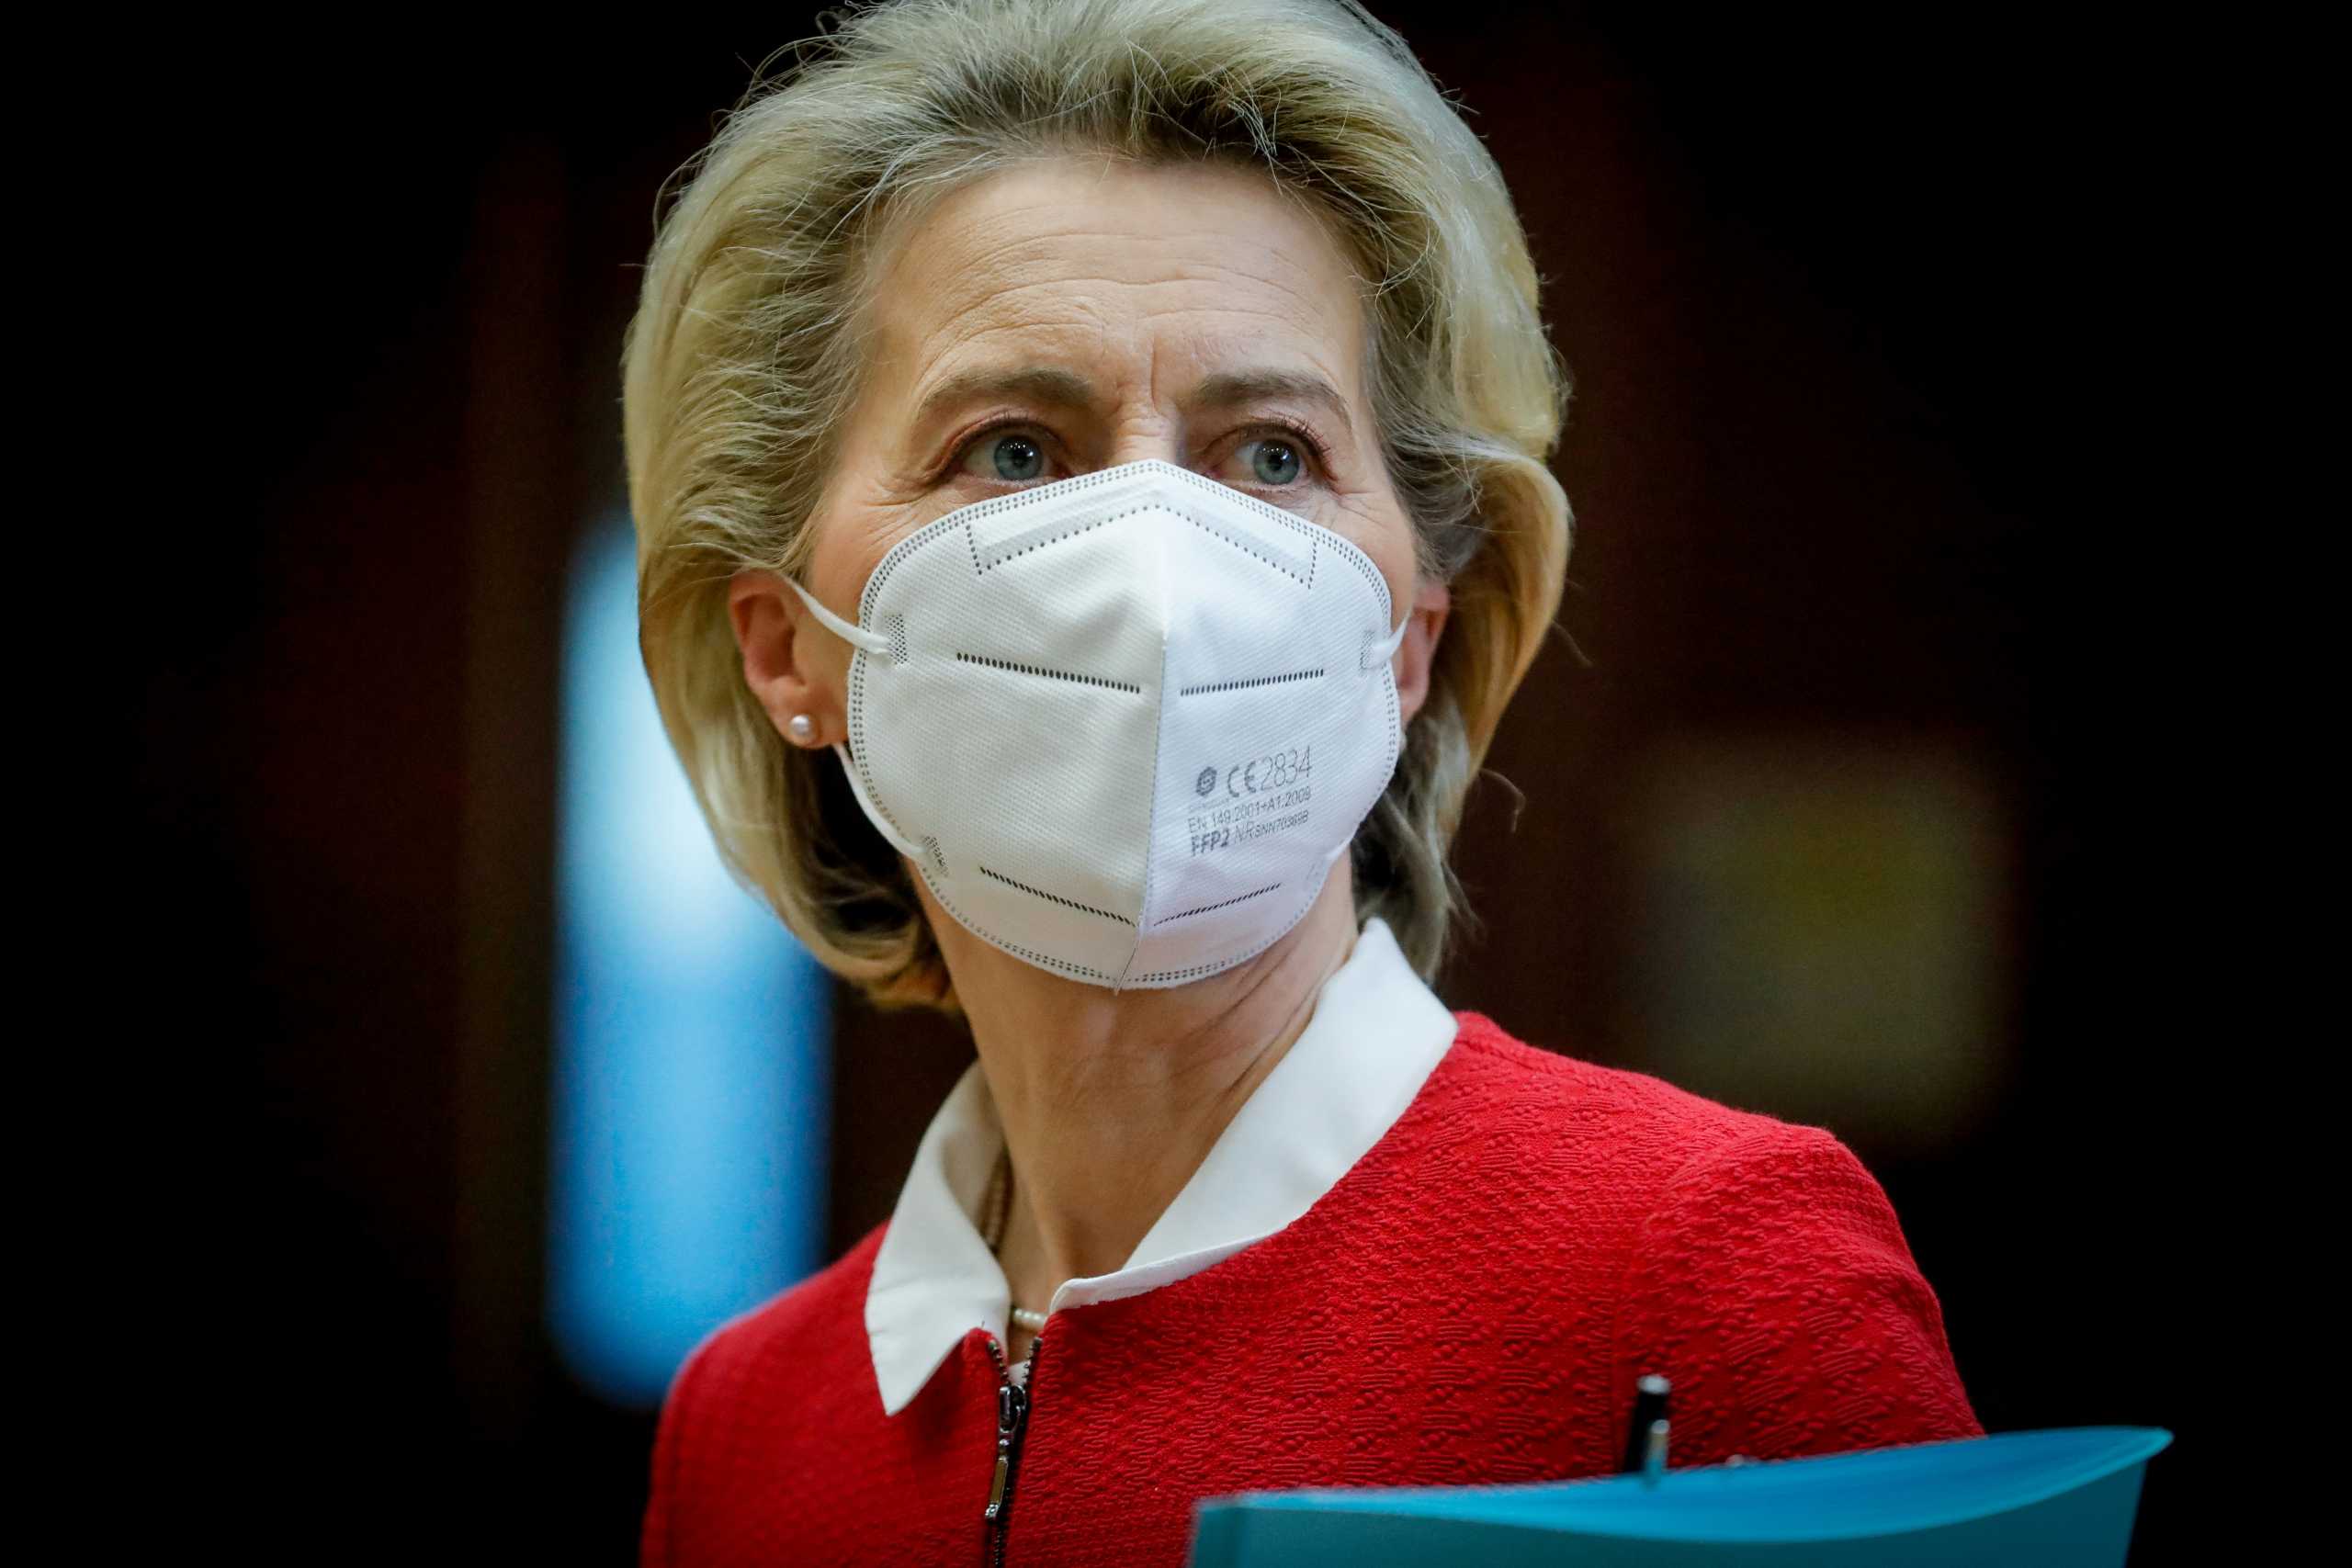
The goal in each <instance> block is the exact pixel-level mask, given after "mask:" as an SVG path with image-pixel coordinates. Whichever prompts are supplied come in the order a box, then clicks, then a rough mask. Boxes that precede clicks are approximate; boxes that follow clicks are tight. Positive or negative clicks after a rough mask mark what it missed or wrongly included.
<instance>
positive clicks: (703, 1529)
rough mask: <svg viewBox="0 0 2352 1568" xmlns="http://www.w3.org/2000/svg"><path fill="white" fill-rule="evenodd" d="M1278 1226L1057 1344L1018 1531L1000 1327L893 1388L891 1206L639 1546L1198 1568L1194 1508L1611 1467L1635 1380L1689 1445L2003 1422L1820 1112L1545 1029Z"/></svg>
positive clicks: (1941, 1434) (1048, 1365)
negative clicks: (890, 1394)
mask: <svg viewBox="0 0 2352 1568" xmlns="http://www.w3.org/2000/svg"><path fill="white" fill-rule="evenodd" d="M1456 1016H1457V1018H1458V1020H1459V1021H1460V1024H1461V1033H1460V1035H1459V1036H1458V1037H1457V1038H1456V1040H1455V1042H1454V1043H1453V1046H1452V1048H1451V1049H1449V1050H1448V1051H1447V1052H1446V1054H1445V1055H1444V1056H1443V1057H1442V1059H1441V1060H1440V1062H1439V1064H1438V1066H1437V1067H1436V1069H1435V1070H1434V1071H1433V1072H1432V1073H1431V1074H1430V1077H1429V1079H1428V1081H1427V1082H1426V1083H1425V1084H1423V1086H1422V1088H1421V1089H1420V1092H1419V1095H1418V1096H1417V1097H1416V1098H1415V1099H1414V1100H1413V1102H1412V1103H1411V1104H1410V1105H1409V1106H1408V1107H1407V1109H1406V1111H1405V1112H1404V1114H1403V1115H1402V1116H1400V1117H1399V1118H1398V1119H1397V1122H1396V1124H1395V1125H1394V1126H1393V1127H1391V1128H1390V1129H1389V1131H1388V1133H1387V1134H1385V1136H1384V1137H1383V1138H1381V1140H1380V1141H1379V1142H1378V1143H1376V1144H1375V1145H1374V1146H1373V1147H1372V1148H1371V1150H1370V1151H1368V1152H1367V1153H1366V1154H1365V1155H1364V1156H1363V1158H1362V1159H1360V1160H1359V1161H1358V1162H1357V1163H1356V1164H1355V1166H1354V1167H1353V1168H1351V1169H1350V1170H1349V1171H1348V1173H1347V1175H1346V1176H1344V1177H1342V1178H1341V1179H1340V1182H1339V1183H1338V1185H1336V1186H1335V1187H1333V1188H1332V1189H1331V1190H1330V1191H1329V1192H1328V1193H1327V1194H1325V1195H1324V1197H1323V1198H1322V1199H1321V1200H1320V1201H1317V1203H1316V1204H1315V1205H1314V1206H1313V1207H1312V1208H1311V1209H1309V1210H1308V1211H1307V1212H1306V1213H1305V1214H1304V1215H1302V1216H1301V1217H1300V1218H1299V1219H1298V1220H1297V1221H1295V1223H1293V1224H1291V1225H1290V1226H1289V1227H1287V1228H1286V1229H1284V1230H1282V1231H1280V1232H1277V1233H1276V1234H1275V1235H1272V1236H1269V1237H1267V1238H1266V1239H1265V1240H1263V1241H1261V1242H1258V1243H1256V1244H1255V1245H1253V1246H1250V1247H1246V1248H1244V1249H1243V1250H1242V1251H1240V1252H1238V1253H1237V1254H1235V1255H1234V1256H1233V1257H1231V1258H1226V1259H1224V1260H1223V1261H1221V1262H1219V1263H1216V1264H1214V1265H1212V1266H1211V1267H1209V1268H1208V1269H1204V1270H1202V1271H1201V1272H1199V1273H1197V1274H1194V1275H1192V1276H1190V1277H1189V1278H1185V1279H1182V1280H1174V1281H1172V1282H1170V1283H1168V1284H1164V1285H1161V1286H1159V1288H1157V1289H1155V1290H1152V1291H1148V1292H1145V1293H1143V1294H1141V1295H1136V1296H1130V1297H1126V1298H1125V1299H1123V1300H1119V1301H1111V1302H1102V1303H1095V1304H1092V1305H1089V1306H1083V1307H1078V1308H1069V1309H1065V1310H1063V1311H1061V1312H1057V1313H1056V1314H1054V1317H1053V1319H1052V1321H1051V1323H1049V1324H1048V1325H1047V1326H1046V1331H1045V1333H1044V1334H1043V1336H1042V1337H1040V1338H1039V1341H1038V1347H1037V1350H1036V1352H1035V1360H1034V1361H1033V1362H1032V1364H1031V1369H1030V1370H1031V1376H1030V1380H1029V1388H1028V1391H1027V1395H1028V1402H1029V1403H1028V1405H1027V1407H1026V1409H1025V1411H1023V1418H1022V1419H1021V1420H1020V1421H1019V1422H1018V1423H1017V1425H1016V1427H1015V1429H1014V1443H1013V1447H1012V1453H1013V1460H1012V1466H1011V1486H1010V1488H1009V1493H1008V1495H1007V1497H1006V1499H1005V1502H1004V1505H1003V1506H1002V1507H1001V1510H1000V1513H1001V1520H1000V1522H998V1523H993V1524H992V1523H989V1522H986V1521H985V1520H984V1518H983V1513H984V1510H985V1509H986V1507H987V1506H988V1503H989V1493H990V1489H991V1485H992V1483H993V1481H994V1479H995V1472H996V1469H997V1464H996V1461H997V1456H998V1450H999V1443H998V1438H999V1427H1000V1423H1001V1416H1003V1415H1005V1414H1006V1411H1007V1408H1008V1407H1011V1406H1015V1405H1018V1404H1020V1398H1019V1396H1018V1395H1013V1396H1010V1397H1007V1398H1005V1399H1003V1401H1002V1404H1001V1394H1000V1390H1001V1385H1002V1383H1003V1381H1004V1380H1003V1377H1002V1375H1001V1371H1000V1365H999V1362H1000V1350H999V1348H998V1346H997V1344H996V1341H995V1339H994V1338H993V1337H991V1336H990V1335H989V1333H987V1332H986V1331H984V1330H982V1329H981V1328H978V1327H977V1326H976V1327H975V1328H973V1330H972V1331H971V1332H970V1333H969V1334H968V1335H967V1336H966V1337H965V1339H964V1342H963V1345H962V1346H961V1348H959V1349H958V1351H957V1352H956V1354H954V1355H952V1356H950V1357H949V1358H948V1359H947V1360H946V1361H945V1362H944V1363H943V1364H942V1365H941V1367H940V1369H939V1371H937V1372H936V1373H934V1374H933V1377H932V1380H931V1382H929V1383H927V1384H926V1385H924V1387H923V1389H922V1393H920V1394H919V1395H917V1396H916V1398H915V1401H914V1403H913V1404H910V1405H909V1406H907V1407H906V1408H905V1409H904V1410H902V1411H900V1412H899V1414H898V1415H897V1416H885V1415H884V1414H883V1411H882V1403H881V1398H880V1394H879V1392H878V1390H877V1388H876V1382H875V1375H874V1366H873V1362H872V1359H870V1354H869V1349H868V1345H867V1340H866V1335H865V1287H866V1280H867V1278H868V1276H869V1274H870V1272H871V1270H872V1268H873V1259H874V1253H875V1249H876V1247H877V1246H878V1245H879V1244H880V1241H881V1237H882V1233H883V1230H884V1229H885V1228H887V1227H886V1226H876V1228H875V1229H874V1230H873V1231H872V1232H871V1233H869V1234H868V1235H866V1236H865V1239H864V1240H862V1241H860V1242H859V1243H858V1244H857V1245H856V1246H855V1247H853V1248H851V1249H850V1251H849V1253H848V1254H847V1255H846V1256H845V1257H843V1258H841V1259H840V1260H839V1261H838V1262H836V1263H834V1264H833V1265H832V1266H831V1267H830V1268H828V1269H824V1270H823V1271H822V1272H820V1273H818V1274H816V1275H814V1276H812V1277H811V1278H809V1279H808V1280H803V1281H801V1282H800V1283H799V1284H798V1285H796V1286H794V1287H793V1288H792V1289H790V1290H788V1291H786V1292H784V1293H783V1294H781V1295H779V1296H777V1297H776V1298H775V1300H773V1301H771V1302H769V1303H767V1304H766V1305H764V1306H763V1307H760V1308H758V1309H757V1310H755V1311H753V1312H751V1313H748V1314H744V1315H743V1316H741V1317H739V1318H736V1319H735V1320H733V1321H732V1322H730V1323H729V1324H727V1325H724V1326H723V1327H721V1328H720V1329H719V1330H718V1331H717V1332H716V1333H714V1334H713V1335H712V1336H711V1337H709V1338H707V1339H706V1340H705V1341H704V1342H703V1344H702V1345H701V1346H700V1347H699V1348H697V1349H696V1350H695V1353H694V1355H693V1356H692V1357H691V1358H689V1359H688V1360H687V1362H686V1364H685V1366H684V1368H683V1369H681V1370H680V1371H679V1373H678V1377H677V1380H676V1382H674V1383H673V1385H672V1388H671V1391H670V1397H669V1401H668V1403H667V1404H666V1405H665V1406H664V1408H663V1410H662V1424H661V1430H660V1435H659V1437H658V1438H656V1440H655V1444H654V1450H653V1492H652V1500H651V1502H650V1505H649V1506H648V1508H647V1511H646V1515H645V1521H644V1534H643V1540H642V1551H643V1561H644V1562H645V1563H646V1564H647V1565H648V1568H706V1565H716V1564H721V1563H724V1564H751V1563H831V1562H873V1563H893V1564H903V1563H948V1564H971V1563H984V1562H995V1561H997V1558H996V1555H995V1554H996V1552H997V1551H999V1550H1000V1549H1001V1551H1002V1553H1003V1559H1002V1560H1003V1561H1005V1562H1011V1563H1012V1564H1015V1565H1016V1568H1045V1565H1046V1564H1065V1563H1066V1564H1089V1565H1091V1564H1100V1563H1164V1564H1170V1565H1175V1564H1181V1563H1182V1562H1183V1561H1184V1558H1185V1555H1186V1553H1187V1551H1189V1548H1190V1537H1191V1529H1192V1521H1193V1505H1194V1504H1195V1503H1196V1502H1197V1501H1198V1500H1199V1499H1201V1498H1203V1497H1209V1496H1216V1495H1221V1494H1226V1493H1233V1492H1242V1491H1257V1490H1266V1489H1274V1488H1288V1487H1299V1486H1334V1485H1347V1486H1399V1485H1453V1484H1463V1483H1505V1482H1524V1481H1542V1480H1557V1479H1563V1478H1566V1477H1572V1476H1587V1475H1599V1474H1604V1473H1607V1472H1611V1471H1614V1470H1615V1469H1616V1468H1617V1465H1618V1463H1619V1460H1620V1457H1621V1454H1622V1451H1623V1445H1624V1439H1625V1428H1626V1424H1627V1419H1628V1416H1629V1415H1630V1413H1631V1411H1632V1408H1633V1404H1634V1380H1635V1379H1636V1378H1638V1377H1640V1376H1641V1375H1642V1374H1643V1373H1645V1372H1662V1373H1664V1374H1665V1375H1666V1376H1667V1377H1668V1378H1669V1379H1671V1380H1672V1382H1673V1395H1672V1402H1673V1403H1672V1410H1671V1425H1672V1447H1671V1455H1672V1461H1673V1462H1674V1463H1675V1464H1676V1465H1678V1466H1679V1465H1685V1464H1713V1463H1719V1462H1721V1461H1724V1460H1725V1459H1727V1458H1729V1457H1730V1456H1731V1455H1732V1454H1734V1453H1744V1454H1747V1455H1749V1456H1751V1457H1753V1458H1757V1459H1778V1458H1785V1457H1789V1456H1793V1455H1798V1454H1818V1453H1831V1452H1837V1451H1839V1450H1848V1449H1860V1448H1875V1447H1881V1446H1884V1445H1887V1444H1894V1443H1913V1442H1928V1441H1936V1440H1939V1439H1942V1438H1961V1437H1974V1436H1977V1435H1979V1434H1980V1433H1981V1431H1982V1428H1981V1427H1979V1426H1978V1425H1977V1421H1976V1417H1975V1415H1974V1413H1973V1411H1972V1410H1971V1409H1970V1407H1969V1403H1968V1396H1967V1394H1966V1393H1963V1392H1962V1388H1961V1384H1960V1377H1959V1374H1958V1372H1956V1371H1954V1370H1953V1366H1952V1359H1951V1350H1950V1348H1948V1346H1947V1345H1946V1343H1945V1339H1944V1328H1943V1317H1942V1314H1941V1311H1940V1309H1939V1307H1938V1305H1937V1302H1936V1297H1935V1292H1933V1291H1931V1290H1929V1289H1928V1282H1927V1281H1926V1280H1924V1279H1922V1278H1921V1277H1920V1275H1919V1270H1918V1268H1917V1265H1916V1264H1914V1263H1913V1261H1912V1258H1911V1253H1910V1249H1909V1248H1908V1247H1906V1246H1905V1242H1904V1239H1903V1233H1902V1230H1901V1228H1900V1227H1899V1226H1898V1225H1897V1224H1896V1223H1895V1217H1894V1210H1893V1209H1892V1208H1891V1207H1890V1206H1889V1205H1888V1203H1887V1200H1886V1194H1885V1193H1884V1191H1883V1190H1881V1189H1880V1187H1879V1185H1878V1183H1877V1182H1876V1181H1875V1180H1873V1179H1871V1176H1870V1174H1869V1173H1868V1172H1867V1171H1865V1170H1864V1169H1863V1168H1862V1167H1861V1165H1860V1162H1859V1161H1857V1160H1856V1159H1855V1158H1854V1156H1853V1155H1852V1154H1851V1153H1849V1151H1848V1150H1847V1149H1846V1147H1845V1145H1842V1144H1840V1143H1839V1142H1838V1140H1837V1139H1836V1138H1834V1137H1832V1136H1831V1135H1830V1134H1827V1133H1826V1132H1822V1131H1820V1130H1818V1129H1816V1128H1811V1127H1802V1126H1795V1125H1792V1124H1790V1123H1787V1122H1778V1121H1775V1120H1772V1119H1771V1118H1770V1117H1765V1116H1759V1115H1755V1114H1751V1113H1748V1112H1746V1111H1734V1110H1730V1109H1728V1108H1726V1107H1724V1106H1721V1105H1717V1104H1715V1103H1713V1101H1710V1100H1702V1099H1700V1098H1698V1097H1697V1096H1695V1095H1691V1094H1687V1093H1684V1092H1683V1091H1681V1090H1679V1089H1675V1088H1673V1087H1671V1086H1670V1085H1668V1084H1665V1083H1662V1082H1660V1081H1659V1080H1657V1079H1656V1078H1652V1077H1645V1076H1644V1075H1642V1074H1638V1073H1630V1072H1622V1071H1617V1070H1614V1069H1611V1068H1606V1067H1599V1066H1592V1065H1590V1064H1589V1063H1584V1062H1578V1061H1575V1060H1573V1059H1571V1058H1568V1057H1565V1056H1559V1055H1552V1054H1551V1053H1548V1052H1544V1051H1539V1050H1536V1049H1534V1048H1533V1047H1532V1046H1528V1045H1524V1044H1522V1043H1520V1042H1518V1041H1516V1040H1514V1039H1512V1038H1511V1037H1510V1035H1508V1034H1505V1033H1504V1032H1502V1031H1501V1030H1500V1029H1498V1028H1497V1027H1496V1026H1495V1025H1494V1024H1493V1023H1492V1022H1490V1021H1487V1020H1486V1019H1484V1018H1481V1017H1479V1016H1478V1015H1476V1014H1475V1013H1466V1012H1465V1013H1460V1014H1457V1015H1456Z"/></svg>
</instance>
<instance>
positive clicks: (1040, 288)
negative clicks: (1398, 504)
mask: <svg viewBox="0 0 2352 1568" xmlns="http://www.w3.org/2000/svg"><path fill="white" fill-rule="evenodd" d="M1357 276H1358V275H1357V272H1356V269H1355V267H1354V265H1352V263H1351V258H1350V256H1349V254H1347V251H1346V248H1345V247H1344V245H1343V244H1342V243H1341V242H1340V239H1339V237H1338V236H1337V234H1335V233H1334V232H1333V231H1332V228H1331V226H1330V225H1329V222H1328V221H1326V220H1324V219H1323V218H1322V217H1321V216H1320V215H1319V214H1317V212H1316V211H1315V210H1314V209H1311V208H1309V207H1308V206H1306V204H1305V203H1304V202H1302V201H1301V200H1299V199H1297V198H1295V197H1290V196H1287V195H1285V194H1284V193H1283V192H1281V191H1279V190H1277V189H1276V188H1275V186H1274V185H1273V183H1272V180H1271V179H1269V178H1267V177H1266V176H1264V175H1259V174H1256V173H1253V172H1251V171H1249V170H1245V169H1239V168H1234V167H1230V166H1224V165H1213V164H1181V165H1141V164H1132V163H1127V162H1124V161H1117V160H1108V161H1106V160H1080V159H1076V158H1057V159H1050V160H1041V161H1038V162H1035V163H1026V164H1017V165H1014V166H1012V167H1011V168H1007V169H1002V170H999V171H996V172H995V173H992V174H990V175H985V176H983V177H981V178H980V179H978V180H976V181H974V182H973V183H972V184H970V185H967V186H963V187H962V188H960V189H958V190H956V191H955V192H953V193H951V194H950V195H948V196H946V197H944V198H942V199H941V200H940V201H939V202H938V203H937V204H936V205H935V206H933V208H931V209H929V210H928V211H927V212H926V213H924V214H923V215H922V217H920V218H918V219H915V220H912V221H911V222H910V223H908V224H907V225H905V227H904V229H903V230H902V231H901V232H899V233H898V234H897V235H895V236H894V237H893V239H892V241H891V243H890V244H889V246H888V260H887V262H886V263H885V264H884V265H883V266H882V268H881V270H880V271H879V273H878V274H877V276H876V279H875V290H874V294H873V298H872V304H871V307H870V310H871V314H870V317H869V322H870V325H871V326H872V328H873V333H874V335H873V339H872V344H873V350H874V352H873V355H872V357H871V358H870V359H869V362H868V365H869V370H870V371H871V373H872V374H873V375H874V377H875V378H876V386H875V387H874V389H875V390H876V391H881V390H885V389H888V390H890V391H892V392H894V393H895V394H897V395H898V396H901V397H904V398H905V399H906V400H908V404H909V406H911V405H912V403H913V402H915V401H917V400H920V399H921V398H922V393H923V391H924V390H925V389H926V388H928V387H931V386H933V385H936V384H937V383H939V382H941V381H943V380H944V379H946V378H950V377H955V376H957V375H958V374H967V373H969V372H970V371H972V370H974V369H976V368H981V367H986V366H988V365H990V364H992V363H995V362H997V361H1003V362H1006V363H1019V364H1022V365H1035V364H1039V363H1060V364H1064V365H1067V366H1069V367H1070V368H1073V369H1076V370H1079V371H1080V372H1081V373H1083V374H1086V375H1088V376H1090V377H1091V378H1097V379H1102V380H1108V381H1110V382H1112V383H1114V384H1116V385H1120V386H1122V387H1123V388H1125V389H1126V390H1127V391H1128V392H1129V393H1131V394H1140V395H1144V396H1175V395H1179V394H1181V393H1182V390H1183V388H1182V386H1181V385H1178V384H1177V383H1178V382H1181V381H1187V380H1195V379H1198V378H1202V377H1204V376H1207V375H1211V374H1214V373H1216V371H1217V370H1218V369H1219V368H1220V367H1224V366H1229V365H1231V364H1232V363H1234V362H1237V361H1243V360H1246V361H1247V362H1249V363H1250V364H1251V365H1253V366H1261V367H1262V366H1267V365H1273V366H1276V367H1281V366H1283V365H1288V366H1291V367H1295V368H1296V369H1298V370H1302V371H1309V370H1311V371H1314V372H1318V373H1319V374H1320V375H1321V376H1323V377H1324V378H1327V379H1329V381H1331V382H1333V383H1334V384H1335V385H1337V386H1338V387H1339V388H1340V389H1341V390H1342V391H1344V392H1345V393H1347V394H1348V396H1349V397H1350V399H1351V400H1355V401H1357V402H1359V405H1360V402H1361V396H1362V391H1363V386H1362V359H1363V306H1362V303H1361V299H1362V296H1361V293H1360V290H1359V286H1358V282H1357Z"/></svg>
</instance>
